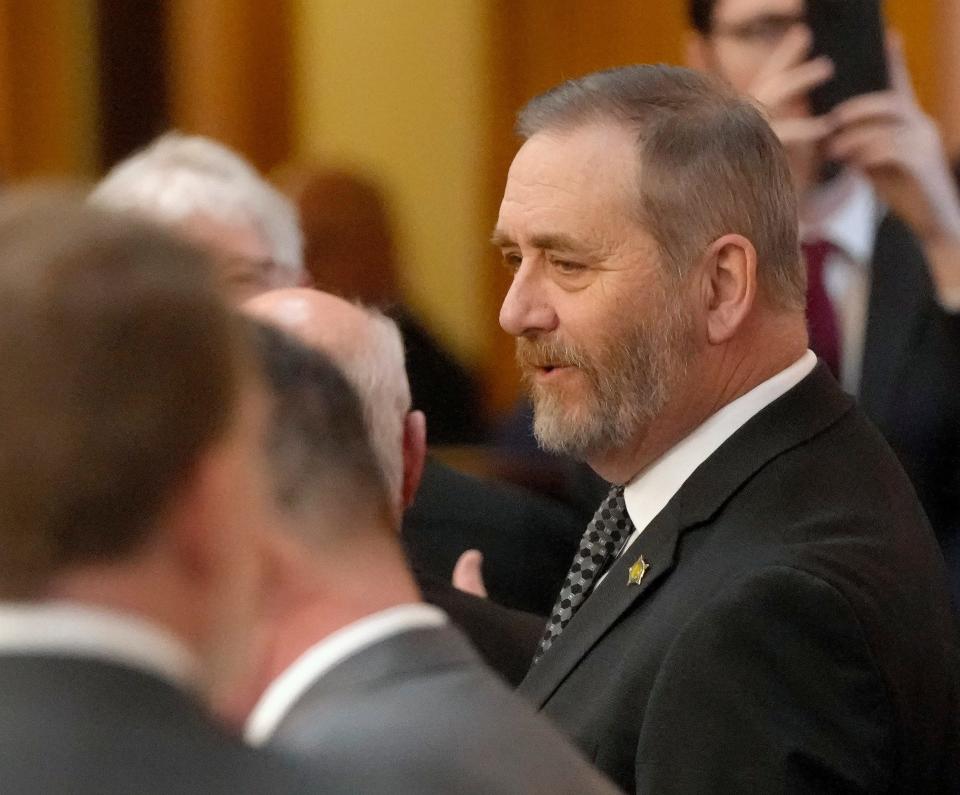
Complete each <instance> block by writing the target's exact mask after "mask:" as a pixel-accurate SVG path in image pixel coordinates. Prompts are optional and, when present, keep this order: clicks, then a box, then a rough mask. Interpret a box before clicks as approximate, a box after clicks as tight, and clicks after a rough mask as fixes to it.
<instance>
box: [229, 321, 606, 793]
mask: <svg viewBox="0 0 960 795" xmlns="http://www.w3.org/2000/svg"><path fill="white" fill-rule="evenodd" d="M259 336H260V345H261V355H262V357H263V360H264V364H265V368H266V370H267V373H268V376H269V379H270V383H271V385H272V389H273V398H274V400H273V405H274V411H273V418H272V423H273V426H272V429H271V432H270V435H269V440H270V442H269V446H270V451H271V456H272V460H273V465H274V466H273V471H274V475H275V485H276V490H277V494H278V495H279V497H280V500H281V504H282V506H283V517H284V519H283V523H282V524H281V525H280V526H278V528H277V531H276V532H274V533H273V536H272V544H271V549H272V552H273V555H272V557H273V560H274V566H273V572H274V577H273V580H272V582H271V586H270V589H269V591H270V600H271V603H272V606H271V610H270V611H269V614H268V619H267V621H266V623H265V628H264V633H263V635H264V637H265V639H266V642H267V653H266V654H265V655H264V659H265V660H266V661H267V665H266V666H265V667H264V669H263V670H262V671H261V672H260V676H259V677H258V680H257V682H254V686H253V688H252V693H253V694H254V695H256V694H258V693H259V692H260V691H263V695H262V697H260V698H259V699H258V700H257V702H256V705H255V707H254V708H253V711H252V713H251V714H250V717H249V720H248V722H247V737H248V739H249V740H250V741H251V742H253V743H256V744H259V743H264V742H270V743H272V744H275V745H276V746H278V747H279V748H282V749H283V750H284V751H286V752H288V753H291V754H295V755H297V756H300V757H302V758H304V759H307V760H312V762H313V763H314V766H315V767H317V768H318V769H319V770H320V771H322V774H323V781H324V792H330V793H338V792H343V793H360V792H362V793H369V794H370V795H373V793H411V795H412V794H413V793H447V792H463V793H478V794H479V793H514V792H530V793H544V794H545V795H546V793H554V792H560V793H571V795H572V794H573V793H591V792H598V793H607V792H612V791H613V788H612V787H611V785H609V784H608V783H607V782H606V781H605V780H604V779H603V778H602V777H601V776H600V775H599V774H598V773H597V772H596V771H594V770H593V769H592V768H591V767H590V766H589V764H587V762H586V761H585V760H584V759H583V758H582V757H581V756H580V755H579V754H578V753H577V752H576V751H575V750H574V749H573V748H572V747H571V746H570V745H569V744H568V743H567V741H566V740H565V739H564V738H562V737H561V735H560V734H559V733H558V732H556V731H555V730H554V729H553V727H551V726H550V725H549V723H548V722H547V721H545V720H543V719H542V718H540V717H538V716H537V715H535V714H534V712H533V710H532V709H530V707H529V705H528V704H526V703H525V702H524V701H523V700H522V699H520V698H519V697H518V696H516V695H515V694H514V693H512V692H510V691H509V690H508V689H507V688H506V687H505V686H504V685H503V684H502V683H501V682H499V681H498V680H497V678H496V677H495V676H494V675H493V674H492V673H491V672H489V671H487V670H486V668H485V667H484V666H483V665H482V664H481V663H480V660H479V658H478V657H477V656H476V654H475V653H474V652H473V651H472V650H471V648H470V646H469V644H468V643H467V641H466V640H465V638H463V636H461V635H460V633H459V632H457V630H455V629H454V628H453V627H452V626H451V625H450V624H449V622H448V621H447V619H446V616H445V615H444V613H443V612H442V611H440V610H439V609H438V608H436V607H434V606H432V605H427V604H424V603H423V602H421V601H420V598H419V594H418V592H417V587H416V584H415V582H414V580H413V577H412V576H411V575H410V573H409V571H408V570H407V567H406V561H405V560H404V556H403V551H402V548H401V546H400V542H399V539H398V538H397V534H396V530H395V525H394V522H393V511H394V508H395V505H394V502H393V500H392V499H391V496H392V495H390V494H389V493H388V492H387V491H386V490H385V488H384V485H383V477H382V473H381V468H380V466H379V462H378V461H377V459H376V457H375V456H374V454H373V452H372V451H371V449H370V446H369V444H368V440H367V428H366V427H365V424H364V421H363V417H362V413H361V407H360V402H359V400H358V398H357V396H356V395H355V393H354V391H353V389H352V388H351V387H350V386H349V385H348V383H347V381H346V380H345V378H344V376H343V375H341V374H340V372H339V371H338V370H337V369H336V367H335V366H334V365H333V364H332V363H331V362H330V360H329V359H327V358H326V357H325V356H323V354H321V353H320V352H319V351H315V350H310V349H308V348H306V347H305V346H303V345H300V344H299V343H297V342H295V341H294V340H292V339H291V338H288V337H287V336H286V335H285V334H283V333H282V332H280V331H278V330H274V329H272V328H269V327H263V328H261V330H260V334H259Z"/></svg>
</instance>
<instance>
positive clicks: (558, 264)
mask: <svg viewBox="0 0 960 795" xmlns="http://www.w3.org/2000/svg"><path fill="white" fill-rule="evenodd" d="M553 267H555V268H556V269H557V270H558V271H560V273H563V274H567V275H572V274H575V273H580V272H581V271H584V270H586V266H585V265H582V264H581V263H579V262H570V261H569V260H563V259H555V260H554V261H553Z"/></svg>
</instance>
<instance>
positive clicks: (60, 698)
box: [0, 198, 309, 795]
mask: <svg viewBox="0 0 960 795" xmlns="http://www.w3.org/2000/svg"><path fill="white" fill-rule="evenodd" d="M0 358H2V361H3V377H2V378H0V416H2V417H3V430H2V433H0V436H2V439H3V442H2V444H0V599H2V601H0V692H2V693H3V696H2V702H3V707H2V709H0V782H2V784H0V789H2V790H3V791H4V792H17V793H20V792H23V793H26V792H31V793H32V792H37V793H40V792H42V793H64V794H65V793H89V794H90V795H93V793H98V794H99V793H130V792H138V793H184V795H186V794H187V793H191V794H192V793H198V792H204V793H234V792H258V793H260V792H263V793H266V792H275V793H288V792H304V791H309V790H307V789H306V788H305V787H304V786H303V784H302V782H299V781H298V780H297V779H294V778H292V777H291V775H290V774H289V773H287V772H286V770H285V768H283V767H281V766H280V765H279V764H277V763H276V762H275V761H273V760H272V759H270V758H268V757H267V756H266V755H263V756H260V755H258V754H257V753H255V752H253V751H251V750H249V749H248V748H246V747H245V746H243V745H242V744H241V743H240V742H239V740H237V739H235V738H232V737H229V736H227V735H226V734H225V733H223V732H222V731H221V730H220V729H219V728H218V727H217V726H215V725H214V723H213V722H212V721H211V720H210V719H209V718H208V717H207V715H206V708H205V706H204V704H202V703H201V702H202V701H206V700H207V699H208V698H209V697H210V696H211V695H212V693H213V692H214V691H215V690H216V689H217V688H219V687H223V686H225V685H226V684H227V683H228V682H230V681H232V680H233V679H234V678H235V677H236V676H237V675H239V674H240V673H242V672H243V670H242V669H243V667H244V665H245V660H246V653H245V651H246V649H247V647H248V641H249V635H250V633H251V631H252V629H253V627H254V619H255V614H256V612H257V611H258V608H259V599H258V592H259V586H260V574H259V563H260V559H261V540H260V533H261V532H262V531H263V528H264V527H266V526H268V525H269V524H270V521H271V515H270V513H269V510H268V506H269V505H271V504H272V503H271V502H270V501H269V499H268V494H267V491H266V486H265V477H264V473H263V472H262V471H261V468H262V452H261V450H262V439H261V434H262V432H263V430H264V415H265V409H264V397H263V394H262V387H261V386H260V384H259V382H258V381H257V379H256V377H255V375H254V366H253V365H252V364H251V362H250V361H249V356H248V353H247V352H246V349H245V348H244V347H243V346H242V345H241V337H240V333H239V329H238V327H237V325H236V321H235V320H234V319H233V318H232V317H231V316H230V314H229V312H228V310H227V308H226V306H225V305H224V304H223V303H222V301H221V300H220V298H219V295H218V291H217V290H216V288H215V284H214V281H213V278H212V274H211V270H210V267H209V265H208V263H207V262H206V260H205V259H204V258H203V257H202V256H201V255H200V254H199V253H197V252H196V251H195V250H194V249H192V248H190V247H188V246H186V245H185V244H182V243H180V242H177V241H174V240H172V239H170V238H169V237H168V236H167V235H165V234H163V233H161V232H159V231H156V230H154V229H152V228H148V227H146V226H143V225H140V224H135V223H133V222H132V221H131V220H130V219H121V218H117V217H112V216H108V215H106V214H103V213H101V212H99V211H94V210H92V209H90V208H89V207H83V206H80V205H77V204H74V203H72V202H69V201H64V200H49V199H36V198H35V199H32V200H28V199H19V200H18V199H10V200H8V201H7V202H5V203H4V204H3V205H2V206H0Z"/></svg>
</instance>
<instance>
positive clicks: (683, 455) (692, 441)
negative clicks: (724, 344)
mask: <svg viewBox="0 0 960 795" xmlns="http://www.w3.org/2000/svg"><path fill="white" fill-rule="evenodd" d="M816 364H817V357H816V356H815V355H814V353H813V351H809V350H808V351H807V352H806V353H804V354H803V356H801V357H800V358H799V359H798V360H797V361H795V362H794V363H793V364H791V365H790V366H789V367H787V368H786V369H785V370H781V371H780V372H779V373H777V374H776V375H775V376H773V377H772V378H768V379H767V380H766V381H764V382H763V383H762V384H758V385H757V386H755V387H754V388H753V389H751V390H750V391H749V392H747V393H746V394H745V395H741V396H740V397H738V398H737V399H736V400H734V401H733V402H731V403H728V404H727V405H726V406H724V407H723V408H722V409H720V410H719V411H718V412H716V413H715V414H713V415H712V416H711V417H709V418H708V419H707V420H706V421H705V422H704V423H702V424H701V425H699V426H698V427H697V428H696V429H695V430H694V431H693V432H691V433H690V434H689V435H688V436H686V437H685V438H684V439H683V440H682V441H680V442H678V443H677V444H676V445H674V446H673V447H672V448H670V450H668V451H667V452H666V453H664V454H663V455H662V456H661V457H660V458H658V459H657V460H656V461H655V462H654V463H652V464H651V465H650V466H649V467H647V468H646V469H645V470H644V471H643V472H641V473H640V474H639V475H637V476H636V477H635V478H634V479H633V480H632V481H630V483H629V484H627V486H626V488H625V489H624V492H623V499H624V502H625V503H626V506H627V513H629V514H630V519H631V521H632V522H633V525H634V527H635V528H636V530H634V532H633V534H632V535H631V536H630V538H629V539H628V541H627V543H626V545H625V546H624V550H626V549H627V547H629V546H630V545H631V544H632V543H633V542H634V541H636V540H637V537H638V536H639V535H640V533H641V532H642V531H643V529H644V528H645V527H646V526H647V525H648V524H650V522H651V521H652V520H653V518H654V517H655V516H656V515H657V514H658V513H660V511H662V510H663V509H664V508H665V507H666V505H667V503H668V502H670V500H671V499H673V496H674V495H675V494H676V493H677V492H678V491H679V490H680V487H681V486H682V485H683V484H684V483H685V482H686V481H687V478H689V477H690V476H691V475H692V474H693V473H694V471H695V470H696V469H697V468H698V467H699V466H700V465H701V464H702V463H703V462H704V461H706V460H707V459H708V458H709V457H710V456H711V455H713V453H714V452H716V450H717V449H718V448H719V447H720V445H722V444H723V443H724V442H725V441H726V440H727V439H729V438H730V437H731V436H733V434H734V433H736V431H737V430H738V429H739V428H740V427H741V426H742V425H744V424H745V423H746V422H747V420H749V419H750V418H751V417H753V416H754V415H756V414H757V413H759V412H760V411H761V410H762V409H764V408H765V407H766V406H768V405H770V404H771V403H773V401H775V400H776V399H777V398H779V397H780V396H782V395H784V394H785V393H786V392H789V391H790V390H791V389H793V387H795V386H796V385H797V384H799V383H800V382H801V381H802V380H803V379H804V378H806V377H807V376H808V375H809V374H810V373H811V371H812V370H813V368H814V367H815V366H816Z"/></svg>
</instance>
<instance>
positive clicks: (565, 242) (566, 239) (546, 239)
mask: <svg viewBox="0 0 960 795" xmlns="http://www.w3.org/2000/svg"><path fill="white" fill-rule="evenodd" d="M490 242H491V243H492V244H493V245H494V246H496V247H498V248H511V247H514V246H517V243H516V242H515V241H514V240H513V239H512V238H511V237H510V235H508V234H507V233H506V232H504V231H503V230H502V229H494V230H493V234H492V235H491V236H490ZM530 245H532V246H533V247H534V248H540V249H551V250H553V251H578V252H579V251H583V250H584V246H583V244H582V243H579V242H577V241H576V240H574V238H572V237H570V236H569V235H564V234H562V233H553V234H541V235H534V236H533V237H532V238H530Z"/></svg>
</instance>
